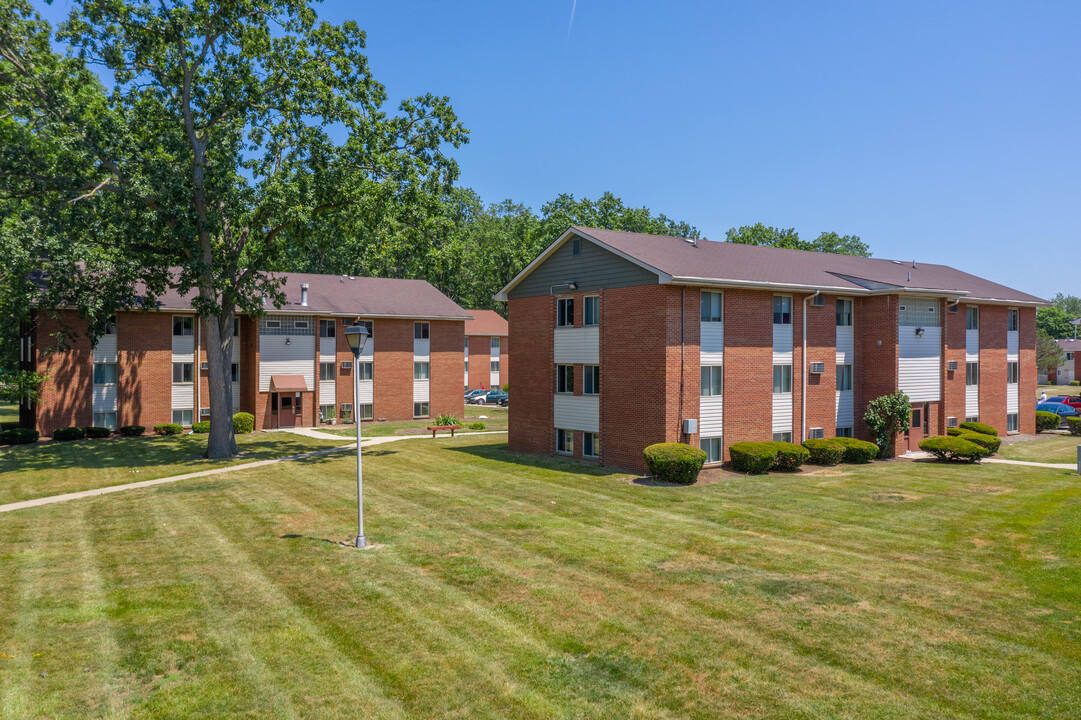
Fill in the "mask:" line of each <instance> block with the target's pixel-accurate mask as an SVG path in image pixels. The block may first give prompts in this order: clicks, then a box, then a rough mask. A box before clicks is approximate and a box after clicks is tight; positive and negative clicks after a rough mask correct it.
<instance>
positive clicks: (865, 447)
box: [830, 437, 878, 465]
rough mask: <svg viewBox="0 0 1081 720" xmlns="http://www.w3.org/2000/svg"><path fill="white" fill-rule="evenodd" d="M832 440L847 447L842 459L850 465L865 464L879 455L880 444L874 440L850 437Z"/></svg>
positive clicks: (831, 440)
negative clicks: (876, 443) (868, 440)
mask: <svg viewBox="0 0 1081 720" xmlns="http://www.w3.org/2000/svg"><path fill="white" fill-rule="evenodd" d="M830 442H832V443H837V444H838V445H840V446H841V447H843V448H844V449H845V454H844V457H843V458H841V460H842V461H843V462H845V463H847V464H849V465H863V464H865V463H869V462H871V461H872V460H874V459H875V458H876V457H878V445H875V444H874V443H873V442H867V441H866V440H857V439H856V438H848V437H835V438H830Z"/></svg>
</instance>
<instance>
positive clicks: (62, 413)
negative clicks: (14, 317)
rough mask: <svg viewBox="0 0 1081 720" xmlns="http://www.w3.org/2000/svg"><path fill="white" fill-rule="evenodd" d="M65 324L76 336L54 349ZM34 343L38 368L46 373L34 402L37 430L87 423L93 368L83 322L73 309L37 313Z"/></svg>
mask: <svg viewBox="0 0 1081 720" xmlns="http://www.w3.org/2000/svg"><path fill="white" fill-rule="evenodd" d="M65 327H66V328H69V329H70V330H71V331H73V332H74V333H75V334H76V335H77V336H78V337H76V338H75V339H73V340H71V341H70V342H69V344H68V347H67V349H66V350H57V351H53V349H54V348H55V347H56V343H57V341H58V339H59V338H60V333H61V329H62V328H65ZM34 345H35V352H36V359H37V370H38V372H40V373H44V374H45V375H46V376H47V378H46V380H45V383H44V385H43V386H42V390H41V402H40V403H38V405H37V413H36V418H35V420H36V422H37V430H38V432H40V433H41V434H42V435H51V434H52V431H53V430H55V429H57V428H61V427H71V426H73V425H76V426H87V425H90V424H91V423H92V422H93V412H92V410H91V408H92V398H91V393H92V389H93V383H94V368H93V354H92V353H93V347H92V346H91V345H90V340H88V339H87V337H86V323H85V322H84V321H82V320H80V319H79V318H78V317H76V315H75V313H74V312H72V311H67V310H64V311H61V312H59V313H58V314H57V317H55V318H54V317H50V316H49V315H47V314H45V313H37V328H36V334H35V337H34Z"/></svg>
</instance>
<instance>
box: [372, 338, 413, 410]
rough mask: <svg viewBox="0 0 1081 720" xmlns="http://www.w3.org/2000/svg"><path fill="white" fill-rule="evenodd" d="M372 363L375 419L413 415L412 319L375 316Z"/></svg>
mask: <svg viewBox="0 0 1081 720" xmlns="http://www.w3.org/2000/svg"><path fill="white" fill-rule="evenodd" d="M372 334H373V335H374V336H375V359H374V360H373V366H372V379H373V381H374V382H373V392H374V393H375V399H374V405H373V408H372V409H373V412H374V415H375V418H376V419H382V418H386V419H387V420H390V421H394V420H412V419H413V321H412V320H375V321H374V323H373V326H372Z"/></svg>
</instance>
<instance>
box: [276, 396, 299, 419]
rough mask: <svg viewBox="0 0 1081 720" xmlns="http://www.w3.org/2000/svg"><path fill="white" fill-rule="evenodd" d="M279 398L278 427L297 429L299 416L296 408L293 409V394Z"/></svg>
mask: <svg viewBox="0 0 1081 720" xmlns="http://www.w3.org/2000/svg"><path fill="white" fill-rule="evenodd" d="M278 397H279V401H278V407H279V409H278V427H295V426H296V424H297V416H296V412H295V410H296V408H294V407H293V395H292V393H289V394H286V393H282V394H280V395H279V396H278Z"/></svg>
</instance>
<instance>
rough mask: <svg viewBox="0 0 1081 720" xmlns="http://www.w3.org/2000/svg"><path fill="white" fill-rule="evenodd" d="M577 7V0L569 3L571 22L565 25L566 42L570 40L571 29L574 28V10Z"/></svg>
mask: <svg viewBox="0 0 1081 720" xmlns="http://www.w3.org/2000/svg"><path fill="white" fill-rule="evenodd" d="M577 7H578V0H573V1H572V2H571V21H570V22H569V23H567V40H568V41H569V40H570V39H571V28H573V27H574V9H575V8H577Z"/></svg>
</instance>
